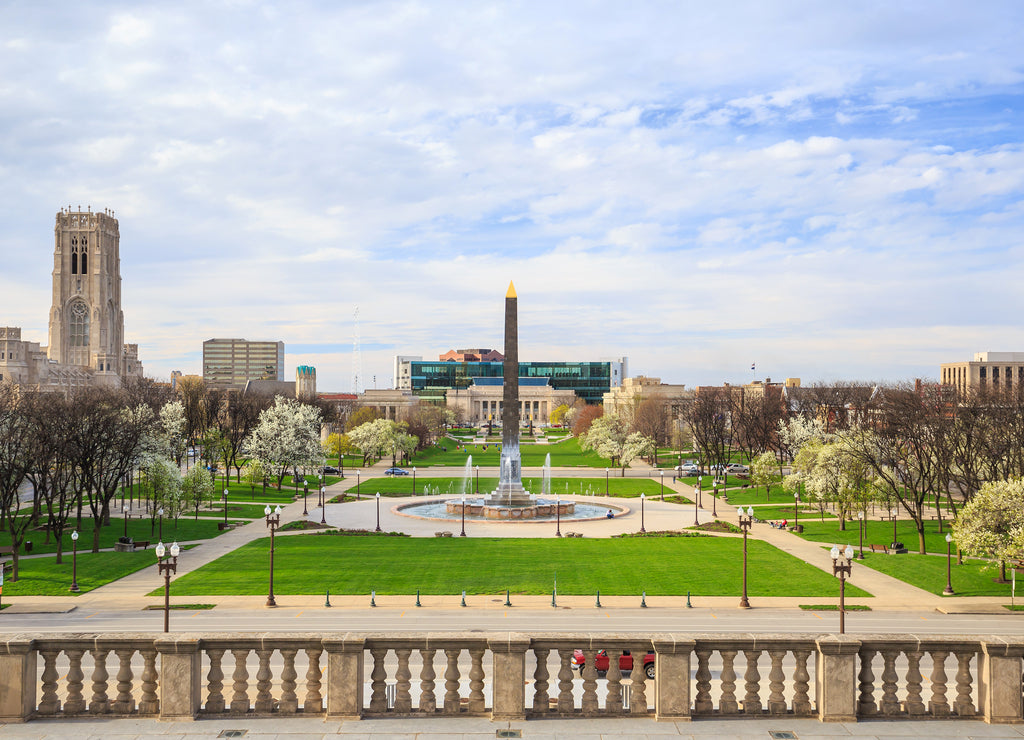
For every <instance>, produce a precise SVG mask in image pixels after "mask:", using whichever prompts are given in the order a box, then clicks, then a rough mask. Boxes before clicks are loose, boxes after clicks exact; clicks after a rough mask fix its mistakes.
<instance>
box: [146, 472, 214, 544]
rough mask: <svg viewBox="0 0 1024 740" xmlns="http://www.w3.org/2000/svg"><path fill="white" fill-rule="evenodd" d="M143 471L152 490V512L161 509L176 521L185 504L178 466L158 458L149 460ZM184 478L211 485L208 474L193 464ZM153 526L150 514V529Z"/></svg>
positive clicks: (165, 514)
mask: <svg viewBox="0 0 1024 740" xmlns="http://www.w3.org/2000/svg"><path fill="white" fill-rule="evenodd" d="M143 473H144V474H145V476H146V481H147V482H148V483H149V486H150V489H151V491H152V496H153V507H152V512H153V513H154V514H155V513H156V511H157V509H163V512H164V516H166V517H168V518H170V519H173V520H174V521H177V520H178V517H179V516H180V515H181V512H182V510H184V508H185V506H186V505H187V502H186V501H185V500H184V496H183V487H182V478H181V470H180V468H179V467H178V466H177V465H176V464H175V463H174V462H173V461H172V460H168V459H167V458H158V459H155V460H150V461H149V462H148V463H147V464H146V466H145V467H144V468H143ZM186 478H187V479H188V480H190V481H191V480H194V479H196V478H199V479H203V480H205V481H206V482H207V484H209V485H210V486H211V487H212V486H213V481H212V480H211V479H210V474H209V473H208V472H207V471H205V470H203V469H202V468H201V467H200V466H198V465H193V466H192V467H191V468H190V469H189V471H188V473H186ZM153 526H154V519H153V517H152V516H150V530H151V531H152V529H153Z"/></svg>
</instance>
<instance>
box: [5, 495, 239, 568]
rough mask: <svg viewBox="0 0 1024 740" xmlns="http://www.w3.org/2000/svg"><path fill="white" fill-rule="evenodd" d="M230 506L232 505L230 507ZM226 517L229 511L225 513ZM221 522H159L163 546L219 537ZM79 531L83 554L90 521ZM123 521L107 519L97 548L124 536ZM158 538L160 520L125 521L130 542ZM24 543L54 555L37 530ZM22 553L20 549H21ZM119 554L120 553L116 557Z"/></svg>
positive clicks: (88, 545) (67, 535)
mask: <svg viewBox="0 0 1024 740" xmlns="http://www.w3.org/2000/svg"><path fill="white" fill-rule="evenodd" d="M232 506H233V505H232ZM229 517H230V511H229ZM222 518H223V513H221V514H220V516H219V517H218V518H205V517H200V518H199V520H198V521H197V520H195V519H193V518H192V515H186V516H182V517H181V518H180V519H179V520H178V522H177V524H175V522H173V521H172V520H170V519H166V518H165V519H164V521H163V529H162V533H163V538H164V541H165V542H170V541H171V540H180V541H183V542H184V541H186V540H205V539H209V538H211V537H216V536H217V535H219V534H221V532H220V530H218V529H217V521H218V519H222ZM82 525H83V526H82V530H81V531H80V536H79V539H78V551H79V552H85V551H88V550H91V549H92V537H93V529H92V519H85V520H83V522H82ZM73 527H74V520H72V521H71V522H69V529H66V530H65V531H64V537H63V540H64V552H65V553H67V554H68V556H69V557H70V554H71V529H72V528H73ZM124 531H125V529H124V520H123V519H111V520H110V526H109V527H104V528H103V529H101V530H100V548H111V547H113V546H114V543H115V542H117V540H118V538H119V537H122V536H123V535H124ZM160 534H161V527H160V519H159V518H157V519H156V520H155V522H153V523H152V524H151V523H150V520H149V518H148V517H147V518H145V519H130V520H129V521H128V536H129V537H131V538H132V539H134V540H136V541H138V540H151V541H152V542H153V544H156V541H157V539H159V536H160ZM26 540H28V541H30V542H32V553H31V554H33V555H38V554H40V553H49V552H56V551H57V543H56V541H55V540H54V539H53V537H52V536H51V537H50V542H49V543H47V542H46V533H45V532H42V531H38V530H29V533H28V536H27V537H26ZM10 544H11V535H10V534H9V533H8V532H0V545H10ZM22 552H24V547H23V548H22ZM118 554H122V553H118Z"/></svg>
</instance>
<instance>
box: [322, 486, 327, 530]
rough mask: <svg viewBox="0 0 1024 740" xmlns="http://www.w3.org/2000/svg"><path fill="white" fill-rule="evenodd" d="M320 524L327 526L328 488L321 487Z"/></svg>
mask: <svg viewBox="0 0 1024 740" xmlns="http://www.w3.org/2000/svg"><path fill="white" fill-rule="evenodd" d="M320 523H321V524H327V488H325V487H323V486H321V487H320Z"/></svg>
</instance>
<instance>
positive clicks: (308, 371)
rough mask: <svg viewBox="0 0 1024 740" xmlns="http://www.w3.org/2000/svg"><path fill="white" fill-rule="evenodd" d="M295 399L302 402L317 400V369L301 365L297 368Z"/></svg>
mask: <svg viewBox="0 0 1024 740" xmlns="http://www.w3.org/2000/svg"><path fill="white" fill-rule="evenodd" d="M295 397H296V398H297V399H299V400H300V401H312V400H313V399H315V398H316V368H315V367H310V366H309V365H299V366H298V367H297V368H295Z"/></svg>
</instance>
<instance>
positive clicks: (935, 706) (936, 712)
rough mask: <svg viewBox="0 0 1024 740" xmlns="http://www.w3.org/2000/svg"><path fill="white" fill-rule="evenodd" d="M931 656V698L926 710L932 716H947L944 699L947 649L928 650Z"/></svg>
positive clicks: (947, 704)
mask: <svg viewBox="0 0 1024 740" xmlns="http://www.w3.org/2000/svg"><path fill="white" fill-rule="evenodd" d="M928 652H929V654H930V655H931V656H932V676H931V681H932V699H931V701H929V702H928V711H930V712H931V713H932V716H933V717H947V716H949V702H948V701H946V656H947V655H949V651H948V650H929V651H928Z"/></svg>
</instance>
